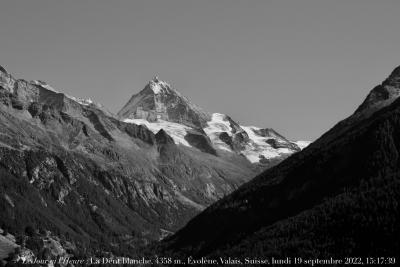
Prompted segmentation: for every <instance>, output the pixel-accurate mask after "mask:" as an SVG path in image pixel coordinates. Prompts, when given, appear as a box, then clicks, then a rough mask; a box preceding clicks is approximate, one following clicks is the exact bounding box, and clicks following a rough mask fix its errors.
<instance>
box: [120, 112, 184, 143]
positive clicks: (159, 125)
mask: <svg viewBox="0 0 400 267" xmlns="http://www.w3.org/2000/svg"><path fill="white" fill-rule="evenodd" d="M124 122H127V123H134V124H137V125H146V127H147V128H148V129H149V130H150V131H152V132H153V133H155V134H156V133H158V131H159V130H161V129H163V130H164V131H165V132H166V133H167V134H168V135H169V136H171V137H172V139H174V142H175V144H182V145H184V146H188V147H191V145H190V144H189V143H188V141H186V140H185V136H186V134H187V131H188V130H190V129H191V128H190V127H188V126H185V125H182V124H179V123H175V122H169V121H164V120H158V121H157V122H149V121H147V120H145V119H126V120H124Z"/></svg>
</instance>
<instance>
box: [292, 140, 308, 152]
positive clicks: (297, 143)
mask: <svg viewBox="0 0 400 267" xmlns="http://www.w3.org/2000/svg"><path fill="white" fill-rule="evenodd" d="M294 143H295V144H296V145H298V146H299V147H300V149H301V150H303V149H304V148H306V147H308V146H309V145H310V144H311V143H312V142H311V141H295V142H294Z"/></svg>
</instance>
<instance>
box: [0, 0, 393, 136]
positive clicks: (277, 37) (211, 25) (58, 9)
mask: <svg viewBox="0 0 400 267" xmlns="http://www.w3.org/2000/svg"><path fill="white" fill-rule="evenodd" d="M399 12H400V1H398V0H393V1H377V0H374V1H367V0H359V1H356V0H353V1H347V0H343V1H341V0H337V1H323V0H315V1H311V0H310V1H308V0H292V1H284V0H277V1H267V0H260V1H255V0H253V1H252V0H241V1H234V0H226V1H224V0H209V1H208V0H196V1H191V0H176V1H175V0H159V1H152V0H141V1H139V0H130V1H128V0H127V1H122V0H120V1H119V0H112V1H111V0H104V1H100V0H93V1H89V0H76V1H73V0H69V1H61V0H57V1H56V0H47V1H46V0H25V1H21V0H1V3H0V44H1V46H0V65H2V66H4V67H5V68H6V69H7V70H8V71H9V72H11V73H13V74H14V76H16V77H19V78H25V79H27V80H31V79H40V80H45V81H47V82H48V83H49V84H51V85H52V86H53V87H55V88H56V89H58V90H59V91H63V92H65V93H68V94H70V95H74V96H79V97H91V98H93V99H94V100H96V101H98V102H101V103H103V104H104V105H106V106H107V107H109V109H110V110H111V111H113V112H117V111H118V110H119V109H120V108H121V107H122V106H123V105H124V104H125V102H126V101H128V99H129V98H130V96H131V95H132V94H133V93H136V92H138V91H140V90H141V89H142V88H143V87H144V85H145V84H146V83H147V82H148V80H150V79H151V78H152V77H153V76H154V75H156V74H157V75H158V76H159V78H160V79H162V80H166V81H168V82H169V83H171V84H172V85H173V86H174V87H175V88H176V89H178V90H179V91H180V92H181V93H183V94H184V95H186V96H187V97H189V98H190V99H191V100H192V102H194V103H196V104H197V105H199V106H200V107H203V108H204V109H205V110H207V111H210V112H220V113H226V114H229V115H231V117H232V118H234V119H235V120H237V121H239V122H240V123H242V124H243V125H257V126H261V127H272V128H274V129H276V130H277V131H278V132H280V133H282V134H283V135H285V136H287V137H289V138H291V139H306V140H313V139H315V138H317V137H319V136H320V135H321V134H322V133H323V132H325V131H326V130H328V129H329V128H330V127H332V126H333V125H334V124H335V123H336V122H338V121H339V120H341V119H343V118H345V117H346V116H348V115H350V114H351V113H352V112H353V111H354V110H355V109H356V108H357V106H358V105H359V104H360V103H361V102H362V100H363V99H364V97H365V96H366V94H367V93H368V92H369V90H371V89H372V87H374V86H375V85H376V84H378V83H380V82H381V81H382V80H383V79H384V78H386V76H387V75H389V73H390V72H391V70H392V69H393V68H394V67H396V66H397V65H400V58H399V57H400V53H399V48H400V46H399V44H400V27H399V26H400V16H399Z"/></svg>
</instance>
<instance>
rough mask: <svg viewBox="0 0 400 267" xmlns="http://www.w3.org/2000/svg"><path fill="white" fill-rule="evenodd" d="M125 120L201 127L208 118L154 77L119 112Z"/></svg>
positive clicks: (187, 100)
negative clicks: (161, 121)
mask: <svg viewBox="0 0 400 267" xmlns="http://www.w3.org/2000/svg"><path fill="white" fill-rule="evenodd" d="M118 116H119V117H120V118H121V119H122V120H124V119H145V120H147V121H149V122H156V121H159V120H164V121H169V122H174V123H180V124H183V125H186V126H189V127H192V126H194V127H195V128H202V126H204V125H205V123H206V122H207V121H208V120H209V118H210V115H209V114H208V113H206V112H204V111H202V110H201V109H200V108H199V107H197V106H196V105H194V104H192V103H191V102H190V101H189V99H188V98H186V97H185V96H183V95H182V94H181V93H179V92H178V91H177V90H175V89H174V88H172V86H171V85H170V84H168V83H167V82H165V81H162V80H160V79H159V78H158V77H157V76H156V77H154V78H153V79H152V80H151V81H150V82H149V83H148V84H147V85H146V86H145V88H144V89H143V90H141V91H140V92H139V93H137V94H135V95H133V96H132V97H131V99H130V100H129V101H128V102H127V103H126V104H125V106H124V107H123V108H122V109H121V110H120V111H119V112H118Z"/></svg>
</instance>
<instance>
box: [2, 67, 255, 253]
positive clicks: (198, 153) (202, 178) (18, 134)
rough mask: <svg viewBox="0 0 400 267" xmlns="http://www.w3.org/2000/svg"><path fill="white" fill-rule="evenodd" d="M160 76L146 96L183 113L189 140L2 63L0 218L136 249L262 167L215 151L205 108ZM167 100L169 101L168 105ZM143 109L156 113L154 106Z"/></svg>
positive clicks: (106, 246)
mask: <svg viewBox="0 0 400 267" xmlns="http://www.w3.org/2000/svg"><path fill="white" fill-rule="evenodd" d="M153 83H154V84H153V85H149V86H148V88H147V89H145V91H148V90H152V92H153V93H154V94H153V100H149V105H155V106H157V108H156V110H160V111H162V112H160V114H158V115H161V116H166V117H163V118H168V119H169V120H172V121H179V122H184V124H179V125H178V126H179V127H181V126H182V125H184V126H185V127H187V128H185V133H186V129H188V130H193V131H192V132H191V134H192V135H191V136H190V135H189V136H186V134H185V136H182V142H186V143H187V144H189V146H181V145H178V144H177V143H176V141H175V140H174V139H173V137H171V136H170V135H169V134H168V129H170V128H171V127H173V126H174V125H172V124H171V123H170V124H168V125H166V126H168V127H169V128H168V127H166V128H165V129H164V130H163V128H160V129H158V130H157V131H155V132H153V131H151V130H149V129H148V128H147V127H146V126H143V125H137V124H133V123H126V122H123V121H120V120H118V119H117V118H116V117H117V116H113V115H112V114H111V115H110V114H109V113H108V112H107V111H106V110H105V109H104V108H103V107H102V106H101V105H100V104H97V103H95V102H93V101H92V100H89V99H80V98H75V97H71V96H67V95H65V94H63V93H60V92H58V91H56V90H55V89H53V88H52V87H51V86H50V85H48V84H47V83H45V82H43V81H32V82H28V81H25V80H21V79H15V78H14V77H13V76H12V75H11V74H9V73H8V72H6V71H5V70H4V68H0V177H1V179H0V214H1V216H0V225H6V226H7V227H8V228H9V231H10V232H12V233H17V232H20V231H21V229H22V231H23V229H25V227H27V226H28V225H29V226H32V227H33V228H34V229H37V230H46V231H47V230H49V231H51V232H52V233H54V234H55V235H56V236H59V237H60V238H66V239H68V240H70V241H72V242H73V243H74V244H75V245H76V246H77V247H78V248H85V251H86V252H87V254H88V255H90V254H94V253H96V251H110V252H115V254H116V255H121V254H127V255H130V254H132V251H133V248H135V249H137V247H138V246H141V245H145V244H146V243H148V242H150V241H153V240H158V239H160V238H161V237H164V236H165V233H171V232H175V231H176V230H178V229H179V228H180V227H182V226H183V225H184V224H185V223H186V222H187V221H188V220H189V219H190V218H192V217H193V216H194V215H196V214H198V213H199V212H200V211H201V210H203V209H204V208H205V207H207V206H208V205H210V204H211V203H213V202H215V201H216V200H218V199H219V198H221V197H223V196H224V195H227V194H229V193H230V192H232V191H233V190H234V189H236V188H237V187H239V186H240V185H241V184H242V183H244V182H245V181H247V180H248V179H250V178H251V177H252V176H253V175H255V172H256V169H255V168H254V166H252V165H251V164H250V163H249V162H248V161H247V160H246V159H245V158H243V157H241V156H239V155H236V154H235V155H231V156H230V157H229V158H223V157H218V156H216V153H215V152H213V147H212V146H211V143H210V140H209V139H207V138H205V136H203V135H201V134H202V129H201V126H202V125H203V124H205V123H206V121H207V118H208V117H207V114H205V113H202V112H200V111H199V110H198V109H197V108H195V107H194V106H193V105H191V104H190V103H189V102H188V101H186V100H185V99H184V98H182V97H178V96H179V94H178V93H177V92H175V91H172V89H170V88H169V87H167V86H166V85H163V84H161V82H159V81H156V80H154V81H153ZM155 89H159V90H160V92H161V91H163V90H165V91H168V92H172V93H171V95H167V96H161V95H159V94H158V93H159V92H158V93H155V92H154V91H153V90H155ZM174 95H175V96H176V98H173V96H174ZM146 97H147V96H146ZM164 97H166V98H167V99H168V101H167V100H165V99H164ZM170 98H171V99H170ZM146 99H149V98H146ZM160 99H161V100H160ZM152 101H153V102H152ZM166 101H167V102H168V103H170V104H171V105H166V106H162V105H161V103H164V102H166ZM131 104H132V103H131ZM131 104H129V105H131ZM132 105H134V103H133V104H132ZM143 110H144V111H146V112H147V111H149V112H148V115H144V114H145V113H140V114H142V115H141V116H143V118H146V119H150V120H151V118H150V117H151V116H152V115H151V114H150V113H151V112H150V111H151V110H150V109H148V110H146V109H143ZM149 114H150V115H149ZM127 116H128V117H129V116H131V115H127ZM146 121H147V120H146ZM171 125H172V126H171ZM187 125H190V127H189V126H187ZM198 135H201V136H198ZM185 137H186V139H185ZM190 144H192V145H195V146H197V147H201V148H202V149H195V148H193V147H191V146H190ZM67 237H68V238H67ZM78 251H79V249H78Z"/></svg>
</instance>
